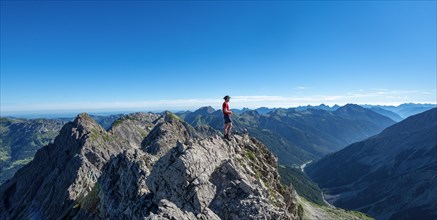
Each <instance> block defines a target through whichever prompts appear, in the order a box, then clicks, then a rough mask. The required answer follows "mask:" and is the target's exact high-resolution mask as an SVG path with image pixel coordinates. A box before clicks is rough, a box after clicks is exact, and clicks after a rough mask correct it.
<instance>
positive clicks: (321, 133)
mask: <svg viewBox="0 0 437 220" xmlns="http://www.w3.org/2000/svg"><path fill="white" fill-rule="evenodd" d="M178 115H179V116H180V117H181V118H183V119H184V120H185V121H186V122H188V123H189V124H191V125H192V126H198V125H209V126H211V127H213V128H214V129H217V130H219V131H221V130H222V128H223V118H222V117H223V114H222V112H221V110H218V111H214V109H213V108H211V107H203V108H200V109H198V110H196V111H194V112H184V113H181V114H178ZM232 120H233V124H234V127H235V128H234V129H235V130H236V131H240V132H241V131H243V130H244V129H247V130H248V131H249V133H250V134H251V135H253V136H254V137H256V138H258V139H259V140H261V141H262V142H263V143H265V144H266V145H267V147H268V148H269V149H270V150H271V151H272V152H273V153H274V154H275V155H277V156H278V157H279V162H280V163H281V164H284V165H288V166H293V165H294V166H295V165H300V164H302V163H304V162H306V161H308V160H314V159H318V158H321V157H322V156H324V155H326V154H328V153H331V152H334V151H337V150H339V149H341V148H343V147H345V146H347V145H349V144H351V143H353V142H356V141H360V140H363V139H365V138H368V137H370V136H372V135H375V134H377V133H379V132H381V131H382V130H383V129H384V128H386V127H388V126H390V125H392V124H394V123H395V121H393V120H391V119H390V118H387V117H385V116H383V115H380V114H378V113H376V112H374V111H372V110H369V109H365V108H362V107H360V106H358V105H353V104H349V105H345V106H343V107H340V108H338V109H337V110H335V111H328V110H323V109H317V108H308V109H306V110H300V111H297V110H296V109H293V108H290V109H275V110H273V111H271V112H269V113H266V114H259V113H258V111H254V110H246V111H244V112H242V113H239V114H234V115H233V116H232Z"/></svg>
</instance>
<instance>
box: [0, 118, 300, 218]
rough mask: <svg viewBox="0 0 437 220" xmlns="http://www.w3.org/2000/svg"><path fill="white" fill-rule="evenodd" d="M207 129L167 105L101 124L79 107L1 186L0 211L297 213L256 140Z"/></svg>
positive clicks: (6, 214) (42, 214) (18, 214)
mask: <svg viewBox="0 0 437 220" xmlns="http://www.w3.org/2000/svg"><path fill="white" fill-rule="evenodd" d="M208 132H211V133H208ZM209 134H214V132H213V131H212V130H211V129H208V128H199V129H197V130H196V129H194V128H193V127H191V126H190V125H188V124H187V123H185V122H183V121H181V120H180V119H179V118H178V117H177V116H176V115H174V114H172V113H169V112H166V113H164V115H156V114H151V113H149V114H131V115H129V116H126V117H124V118H122V119H119V120H118V121H116V122H114V124H113V126H112V128H111V129H110V130H109V131H108V132H107V131H105V130H104V129H102V128H101V127H100V126H99V125H98V124H96V123H95V122H94V121H93V120H92V119H91V118H90V117H89V116H88V115H86V114H81V115H79V116H78V118H76V120H75V121H74V122H71V123H67V124H66V125H65V126H64V128H63V129H62V131H61V133H60V135H59V136H58V137H57V138H56V139H55V142H54V144H51V145H48V146H46V147H44V148H42V149H40V150H39V151H38V153H37V154H36V157H35V159H34V160H33V161H32V162H31V163H30V164H28V165H27V166H25V167H24V168H22V169H21V170H20V171H19V172H18V173H17V174H16V175H15V176H14V177H13V178H12V179H11V180H10V181H8V182H6V183H5V184H4V185H2V186H1V187H0V196H1V201H0V219H32V218H42V219H298V216H299V215H298V213H297V212H298V211H297V210H298V209H297V204H296V197H295V195H294V194H293V190H292V189H291V188H285V187H283V186H282V185H281V184H280V183H279V175H278V171H277V159H276V158H275V157H274V156H273V155H272V154H271V153H270V152H269V151H268V150H267V148H266V147H265V146H264V145H263V144H261V143H260V142H258V141H257V140H255V139H253V138H251V137H249V136H248V135H247V134H244V135H235V136H234V139H233V140H232V141H225V140H223V139H222V138H221V136H219V135H211V136H210V135H209Z"/></svg>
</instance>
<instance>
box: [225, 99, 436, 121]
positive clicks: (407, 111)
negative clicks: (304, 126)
mask: <svg viewBox="0 0 437 220" xmlns="http://www.w3.org/2000/svg"><path fill="white" fill-rule="evenodd" d="M360 106H361V107H364V108H369V109H371V110H372V111H375V112H377V113H379V114H381V115H384V116H387V117H389V118H391V119H392V120H394V121H396V122H399V121H401V120H403V119H404V118H407V117H409V116H412V115H415V114H419V113H421V112H424V111H427V110H429V109H431V108H435V107H437V105H436V104H415V103H405V104H402V105H399V106H386V105H360ZM338 108H340V106H339V105H333V106H331V107H330V106H328V105H325V104H320V105H318V106H312V105H307V106H298V107H295V108H293V109H296V110H297V111H304V110H308V109H321V110H327V111H335V110H337V109H338ZM276 109H277V108H267V107H261V108H257V109H253V110H255V111H257V112H258V113H259V114H261V115H263V114H267V113H269V112H272V111H274V110H276ZM250 110H252V109H249V108H243V109H241V110H239V109H233V111H234V112H235V113H240V114H241V113H243V112H246V111H250Z"/></svg>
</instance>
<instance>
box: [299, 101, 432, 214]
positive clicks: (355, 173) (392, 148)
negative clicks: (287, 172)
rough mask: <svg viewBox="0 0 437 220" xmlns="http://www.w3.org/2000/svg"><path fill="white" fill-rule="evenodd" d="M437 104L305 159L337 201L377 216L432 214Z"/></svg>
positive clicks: (313, 172)
mask: <svg viewBox="0 0 437 220" xmlns="http://www.w3.org/2000/svg"><path fill="white" fill-rule="evenodd" d="M436 155H437V109H436V108H434V109H431V110H428V111H426V112H424V113H421V114H418V115H414V116H411V117H409V118H407V119H405V120H403V121H401V122H400V123H398V124H395V125H393V126H391V127H389V128H387V129H385V130H384V131H383V132H382V133H380V134H378V135H376V136H374V137H371V138H369V139H367V140H365V141H362V142H358V143H355V144H352V145H350V146H348V147H346V148H345V149H343V150H341V151H339V152H336V153H334V154H331V155H328V156H326V157H324V158H323V159H321V160H320V161H318V162H316V163H314V164H310V166H309V167H308V168H307V169H306V172H307V174H308V175H310V177H312V178H313V180H315V181H316V182H317V183H318V184H319V186H320V187H321V188H323V189H324V191H325V192H326V193H327V194H330V196H329V197H328V200H329V201H330V202H331V203H333V204H334V205H336V206H339V207H343V208H347V209H355V210H360V211H363V212H365V213H368V214H370V215H371V216H373V217H376V218H377V219H436V218H437V184H436V183H437V177H436V176H437V157H436Z"/></svg>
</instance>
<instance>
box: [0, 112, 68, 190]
mask: <svg viewBox="0 0 437 220" xmlns="http://www.w3.org/2000/svg"><path fill="white" fill-rule="evenodd" d="M64 124H65V122H64V121H62V120H54V119H31V120H27V119H10V118H0V184H2V183H4V182H5V181H6V180H7V179H9V178H11V177H12V176H13V175H14V174H15V172H17V170H18V169H20V168H21V167H23V166H24V165H26V164H27V163H29V162H30V161H32V159H33V157H34V155H35V153H36V151H37V150H38V149H40V148H41V147H43V146H44V145H47V144H49V143H51V142H53V140H54V139H55V137H56V136H57V135H58V134H59V131H60V130H61V128H62V126H63V125H64Z"/></svg>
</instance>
